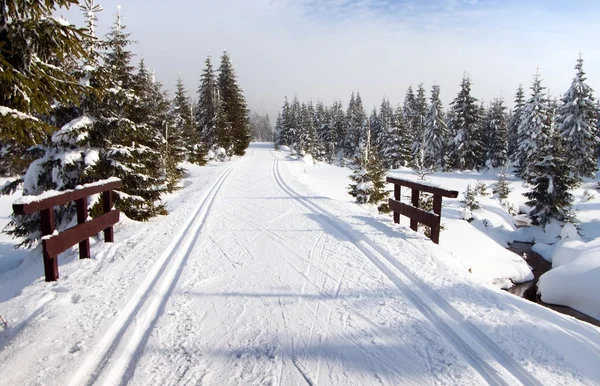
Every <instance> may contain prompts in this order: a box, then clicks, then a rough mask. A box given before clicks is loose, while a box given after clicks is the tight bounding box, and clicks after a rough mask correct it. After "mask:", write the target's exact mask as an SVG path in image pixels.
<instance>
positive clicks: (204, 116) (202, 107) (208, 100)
mask: <svg viewBox="0 0 600 386" xmlns="http://www.w3.org/2000/svg"><path fill="white" fill-rule="evenodd" d="M219 100H220V98H219V88H218V85H217V76H216V74H215V72H214V70H213V65H212V57H211V55H210V54H209V55H208V56H207V58H206V61H205V67H204V71H203V72H202V76H201V78H200V86H199V88H198V104H197V106H196V111H195V115H196V116H195V119H196V125H197V132H198V134H199V136H200V140H201V141H202V143H204V144H205V145H206V147H207V148H208V149H212V148H213V147H215V146H226V144H227V143H226V142H227V134H228V133H225V132H220V131H219V130H218V127H217V116H218V113H219Z"/></svg>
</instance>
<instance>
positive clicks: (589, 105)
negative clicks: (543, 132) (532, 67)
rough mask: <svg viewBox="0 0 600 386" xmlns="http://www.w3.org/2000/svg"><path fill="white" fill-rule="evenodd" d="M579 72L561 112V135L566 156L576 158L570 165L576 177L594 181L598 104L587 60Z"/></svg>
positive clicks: (559, 118) (565, 97) (570, 159)
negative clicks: (587, 69) (588, 81)
mask: <svg viewBox="0 0 600 386" xmlns="http://www.w3.org/2000/svg"><path fill="white" fill-rule="evenodd" d="M575 69H576V70H577V74H576V75H575V78H574V79H573V82H572V83H571V87H570V88H569V90H568V91H567V93H566V94H565V95H564V97H563V98H562V105H561V106H560V107H559V109H558V117H557V124H558V132H559V134H560V136H561V137H562V141H563V144H564V147H565V151H566V154H571V155H573V156H571V157H569V158H568V162H569V164H570V165H571V166H572V167H573V172H574V173H575V176H576V177H577V178H581V177H594V174H595V173H596V168H597V161H598V153H597V149H598V146H599V145H600V139H599V138H598V128H597V122H598V115H597V109H596V102H595V98H594V95H593V90H592V88H591V87H590V86H589V85H588V84H587V83H586V80H587V79H586V76H585V72H584V71H583V58H581V57H580V58H579V60H578V61H577V65H576V66H575ZM575 155H576V156H575Z"/></svg>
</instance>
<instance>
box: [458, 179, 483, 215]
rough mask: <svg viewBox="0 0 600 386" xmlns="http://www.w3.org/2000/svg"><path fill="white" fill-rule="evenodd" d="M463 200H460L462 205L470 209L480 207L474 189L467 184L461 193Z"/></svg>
mask: <svg viewBox="0 0 600 386" xmlns="http://www.w3.org/2000/svg"><path fill="white" fill-rule="evenodd" d="M463 195H464V200H463V201H462V203H463V206H464V207H465V208H467V209H469V210H470V211H474V210H477V209H481V204H480V203H479V201H477V197H476V190H475V189H473V188H472V187H471V185H470V184H469V185H467V190H466V191H465V192H464V193H463Z"/></svg>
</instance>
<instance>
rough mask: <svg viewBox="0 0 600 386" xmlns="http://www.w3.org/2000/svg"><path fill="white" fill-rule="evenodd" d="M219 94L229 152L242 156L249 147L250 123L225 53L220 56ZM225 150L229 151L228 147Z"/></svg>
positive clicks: (241, 94) (239, 89) (240, 92)
mask: <svg viewBox="0 0 600 386" xmlns="http://www.w3.org/2000/svg"><path fill="white" fill-rule="evenodd" d="M218 85H219V93H220V96H221V103H222V104H223V113H224V116H225V120H226V122H227V127H228V129H229V130H228V131H229V133H230V138H231V142H230V143H228V145H229V144H230V146H231V151H232V152H233V154H235V155H244V154H245V152H246V149H247V148H248V146H249V145H250V139H251V138H250V123H249V120H248V108H247V107H246V98H245V97H244V94H243V92H242V90H241V88H240V87H239V85H238V83H237V77H236V75H235V70H234V69H233V64H232V62H231V58H230V57H229V54H228V53H227V51H225V52H223V55H222V56H221V65H220V66H219V77H218ZM226 149H228V150H229V147H227V148H226Z"/></svg>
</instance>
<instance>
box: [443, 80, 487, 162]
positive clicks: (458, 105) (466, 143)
mask: <svg viewBox="0 0 600 386" xmlns="http://www.w3.org/2000/svg"><path fill="white" fill-rule="evenodd" d="M451 117H452V120H451V124H452V128H451V132H453V133H455V136H454V138H451V143H450V151H451V153H450V154H449V157H450V160H451V163H452V167H454V168H456V169H460V170H472V169H476V168H478V167H479V166H481V161H482V160H481V154H482V149H483V146H482V144H481V142H480V138H481V135H480V133H479V131H480V130H481V117H480V107H479V106H478V105H477V99H475V98H474V97H473V96H472V95H471V80H470V79H469V77H467V76H466V75H465V77H463V80H462V83H461V89H460V91H459V93H458V95H457V97H456V98H455V99H454V101H452V114H451Z"/></svg>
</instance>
